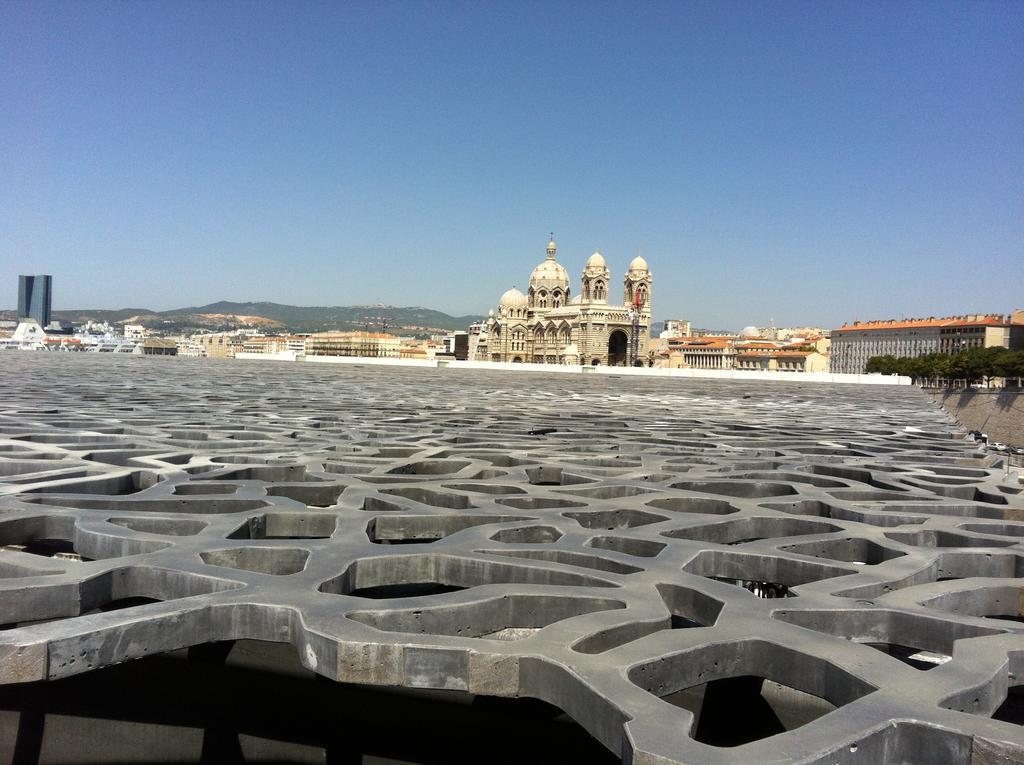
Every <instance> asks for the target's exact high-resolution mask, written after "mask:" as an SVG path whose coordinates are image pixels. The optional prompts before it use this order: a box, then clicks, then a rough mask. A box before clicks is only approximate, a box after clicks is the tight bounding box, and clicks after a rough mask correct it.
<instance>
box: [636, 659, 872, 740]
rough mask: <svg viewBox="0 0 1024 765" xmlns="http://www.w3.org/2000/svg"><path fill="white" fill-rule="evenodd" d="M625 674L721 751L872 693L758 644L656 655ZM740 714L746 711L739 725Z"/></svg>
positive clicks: (833, 671) (820, 662) (838, 673)
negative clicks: (689, 718) (686, 714)
mask: <svg viewBox="0 0 1024 765" xmlns="http://www.w3.org/2000/svg"><path fill="white" fill-rule="evenodd" d="M628 676H629V679H630V680H631V681H632V682H633V683H634V684H636V685H637V686H639V687H640V688H642V689H644V690H646V691H647V692H649V693H651V694H653V695H655V696H657V697H658V698H660V699H662V700H663V701H665V702H666V703H669V704H672V705H674V706H677V707H681V708H684V709H687V710H689V711H690V712H692V713H693V716H694V718H693V725H692V728H691V729H690V735H691V736H692V737H693V738H694V739H695V740H697V741H699V742H701V743H704V744H708V745H710V746H717V747H735V746H741V745H743V744H747V743H750V742H752V741H759V740H761V739H765V738H768V737H770V736H774V735H777V734H780V733H784V732H786V731H791V730H795V729H797V728H800V727H802V726H804V725H807V724H808V723H812V722H814V721H815V720H817V719H819V718H820V717H822V716H824V715H826V714H828V713H829V712H831V711H833V710H835V709H837V708H839V707H842V706H844V705H846V704H849V703H850V702H853V701H856V700H857V699H859V698H862V697H863V696H865V695H867V694H869V693H871V692H872V691H874V690H875V688H874V686H871V685H869V684H868V683H866V682H865V681H863V680H861V679H860V678H858V677H856V676H854V675H851V674H849V673H848V672H846V671H845V670H843V669H842V668H840V667H839V666H837V665H835V664H832V663H831V662H828V661H826V660H824V659H820V658H818V657H816V656H811V655H808V654H801V653H799V652H797V651H794V650H792V649H790V648H786V647H783V646H779V645H775V644H773V643H767V642H763V641H759V640H748V641H742V642H729V643H716V644H712V645H710V646H706V647H702V648H699V649H696V650H693V651H686V652H683V653H679V654H675V655H673V656H669V657H659V658H657V659H654V660H652V661H649V662H646V663H643V664H639V665H636V666H634V667H632V668H631V669H630V670H629V672H628ZM737 710H743V713H742V718H741V721H740V720H738V718H737ZM740 723H741V724H740Z"/></svg>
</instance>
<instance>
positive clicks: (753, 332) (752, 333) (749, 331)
mask: <svg viewBox="0 0 1024 765" xmlns="http://www.w3.org/2000/svg"><path fill="white" fill-rule="evenodd" d="M760 336H761V331H760V330H759V329H758V328H757V327H755V326H753V325H751V326H749V327H744V328H743V329H741V330H740V337H760Z"/></svg>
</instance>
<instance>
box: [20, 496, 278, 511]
mask: <svg viewBox="0 0 1024 765" xmlns="http://www.w3.org/2000/svg"><path fill="white" fill-rule="evenodd" d="M22 501H24V502H32V503H39V504H45V505H55V506H56V507H73V508H79V509H83V510H108V511H109V510H120V511H124V512H129V513H145V512H150V513H194V514H198V515H213V514H217V515H219V514H221V513H240V512H244V511H247V510H257V509H259V508H263V507H266V506H267V503H266V502H265V501H264V500H262V499H184V498H182V499H145V500H143V499H132V500H110V499H94V498H92V497H65V496H61V495H44V496H39V497H32V498H29V497H24V498H22Z"/></svg>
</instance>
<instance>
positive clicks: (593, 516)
mask: <svg viewBox="0 0 1024 765" xmlns="http://www.w3.org/2000/svg"><path fill="white" fill-rule="evenodd" d="M562 515H563V516H564V517H565V518H572V519H573V520H574V521H576V522H577V523H578V524H579V525H580V526H583V527H584V528H587V529H606V530H608V531H612V530H613V529H631V528H635V527H637V526H647V525H649V524H652V523H661V522H662V521H667V520H668V518H666V517H665V516H664V515H655V514H654V513H647V512H644V511H643V510H597V511H594V512H588V513H584V512H579V513H562Z"/></svg>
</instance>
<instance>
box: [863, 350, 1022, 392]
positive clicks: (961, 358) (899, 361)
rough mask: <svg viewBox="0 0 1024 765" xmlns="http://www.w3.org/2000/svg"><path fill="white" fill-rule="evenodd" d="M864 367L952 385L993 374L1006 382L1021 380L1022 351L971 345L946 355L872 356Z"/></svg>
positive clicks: (915, 379) (866, 369)
mask: <svg viewBox="0 0 1024 765" xmlns="http://www.w3.org/2000/svg"><path fill="white" fill-rule="evenodd" d="M865 371H866V372H868V373H869V374H872V373H878V374H883V375H904V376H906V377H910V378H912V379H913V380H914V381H915V382H920V383H932V384H935V385H941V384H945V385H952V384H953V383H954V381H964V382H966V383H967V384H968V385H973V384H975V383H981V382H984V383H985V384H989V383H990V382H991V381H992V379H993V378H997V377H1001V378H1005V379H1006V381H1007V384H1011V383H1014V382H1015V383H1016V384H1017V385H1018V386H1019V385H1020V384H1021V378H1024V351H1011V350H1009V349H1007V348H1003V347H1001V346H999V347H995V348H971V349H970V350H967V351H964V352H962V353H958V354H956V355H953V356H950V355H948V354H945V353H929V354H928V355H927V356H907V357H900V358H896V357H895V356H872V357H871V358H870V359H868V362H867V365H866V366H865Z"/></svg>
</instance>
